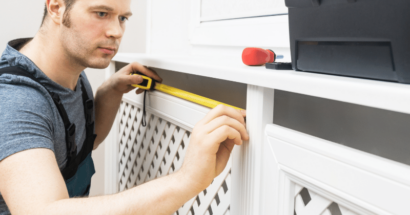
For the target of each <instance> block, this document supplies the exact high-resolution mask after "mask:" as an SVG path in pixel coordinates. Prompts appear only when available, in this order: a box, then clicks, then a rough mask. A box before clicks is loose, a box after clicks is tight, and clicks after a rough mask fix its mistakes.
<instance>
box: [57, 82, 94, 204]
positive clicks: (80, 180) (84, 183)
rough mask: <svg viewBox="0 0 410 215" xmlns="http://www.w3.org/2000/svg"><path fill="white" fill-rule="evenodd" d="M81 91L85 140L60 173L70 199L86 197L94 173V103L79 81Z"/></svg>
mask: <svg viewBox="0 0 410 215" xmlns="http://www.w3.org/2000/svg"><path fill="white" fill-rule="evenodd" d="M81 91H82V98H83V106H84V117H85V121H86V126H85V127H86V138H85V140H84V144H83V146H82V148H81V150H80V152H79V153H78V154H77V155H76V156H75V158H74V159H72V160H71V162H70V163H68V164H67V166H66V167H65V168H64V170H63V171H62V173H63V176H64V179H65V180H66V181H65V182H66V186H67V190H68V193H69V195H70V197H78V196H88V194H89V192H90V184H91V177H92V176H93V174H94V173H95V169H94V163H93V160H92V158H91V152H92V150H93V148H94V141H95V138H96V135H95V134H94V121H93V114H94V102H93V100H92V99H90V98H89V97H88V94H87V90H86V89H85V85H84V83H83V80H82V79H81Z"/></svg>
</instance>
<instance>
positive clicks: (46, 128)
mask: <svg viewBox="0 0 410 215" xmlns="http://www.w3.org/2000/svg"><path fill="white" fill-rule="evenodd" d="M52 116H53V112H52V110H51V108H50V103H49V101H48V100H47V99H46V97H45V96H44V95H43V94H42V92H40V91H39V90H36V89H34V88H31V87H29V86H24V85H11V84H4V83H0V161H1V160H3V159H5V158H7V157H8V156H10V155H12V154H15V153H17V152H20V151H24V150H28V149H34V148H47V149H51V150H53V151H54V144H53V125H52V121H51V118H52Z"/></svg>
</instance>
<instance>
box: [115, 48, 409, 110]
mask: <svg viewBox="0 0 410 215" xmlns="http://www.w3.org/2000/svg"><path fill="white" fill-rule="evenodd" d="M113 61H117V62H124V63H131V62H139V63H141V64H143V65H146V66H149V67H153V68H159V69H165V70H171V71H176V72H182V73H187V74H193V75H199V76H205V77H211V78H216V79H222V80H228V81H234V82H239V83H244V84H251V85H257V86H262V87H267V88H272V89H278V90H284V91H289V92H294V93H300V94H305V95H310V96H316V97H321V98H327V99H333V100H338V101H342V102H349V103H354V104H359V105H364V106H370V107H375V108H380V109H386V110H391V111H397V112H402V113H407V114H410V85H406V84H399V83H390V82H383V81H374V80H366V79H359V78H349V77H340V76H332V75H324V74H315V73H306V72H296V71H293V70H289V71H287V70H286V71H284V70H282V71H277V70H268V69H265V67H263V66H260V67H249V66H246V65H244V64H243V63H242V61H241V59H240V56H238V59H231V58H220V57H219V58H204V57H196V56H173V55H153V54H128V53H119V54H117V55H116V56H115V57H114V59H113Z"/></svg>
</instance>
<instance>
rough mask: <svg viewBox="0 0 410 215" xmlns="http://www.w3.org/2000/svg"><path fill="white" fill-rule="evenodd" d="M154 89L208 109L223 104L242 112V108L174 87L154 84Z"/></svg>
mask: <svg viewBox="0 0 410 215" xmlns="http://www.w3.org/2000/svg"><path fill="white" fill-rule="evenodd" d="M155 89H156V90H158V91H161V92H164V93H167V94H170V95H173V96H176V97H178V98H181V99H185V100H188V101H191V102H194V103H197V104H200V105H203V106H206V107H209V108H215V107H216V106H218V105H220V104H223V105H225V106H228V107H232V108H235V109H237V110H242V108H238V107H235V106H232V105H228V104H225V103H222V102H218V101H215V100H213V99H209V98H206V97H203V96H200V95H197V94H194V93H190V92H187V91H184V90H181V89H178V88H175V87H170V86H167V85H165V84H161V83H156V84H155Z"/></svg>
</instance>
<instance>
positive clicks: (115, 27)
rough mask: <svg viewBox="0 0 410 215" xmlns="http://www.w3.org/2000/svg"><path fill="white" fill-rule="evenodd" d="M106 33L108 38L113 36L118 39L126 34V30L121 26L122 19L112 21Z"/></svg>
mask: <svg viewBox="0 0 410 215" xmlns="http://www.w3.org/2000/svg"><path fill="white" fill-rule="evenodd" d="M106 34H107V37H108V38H110V37H113V38H116V39H119V38H121V37H122V36H123V34H124V30H123V28H122V27H121V23H120V21H119V20H117V21H112V22H111V23H110V25H109V26H108V30H107V33H106Z"/></svg>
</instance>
